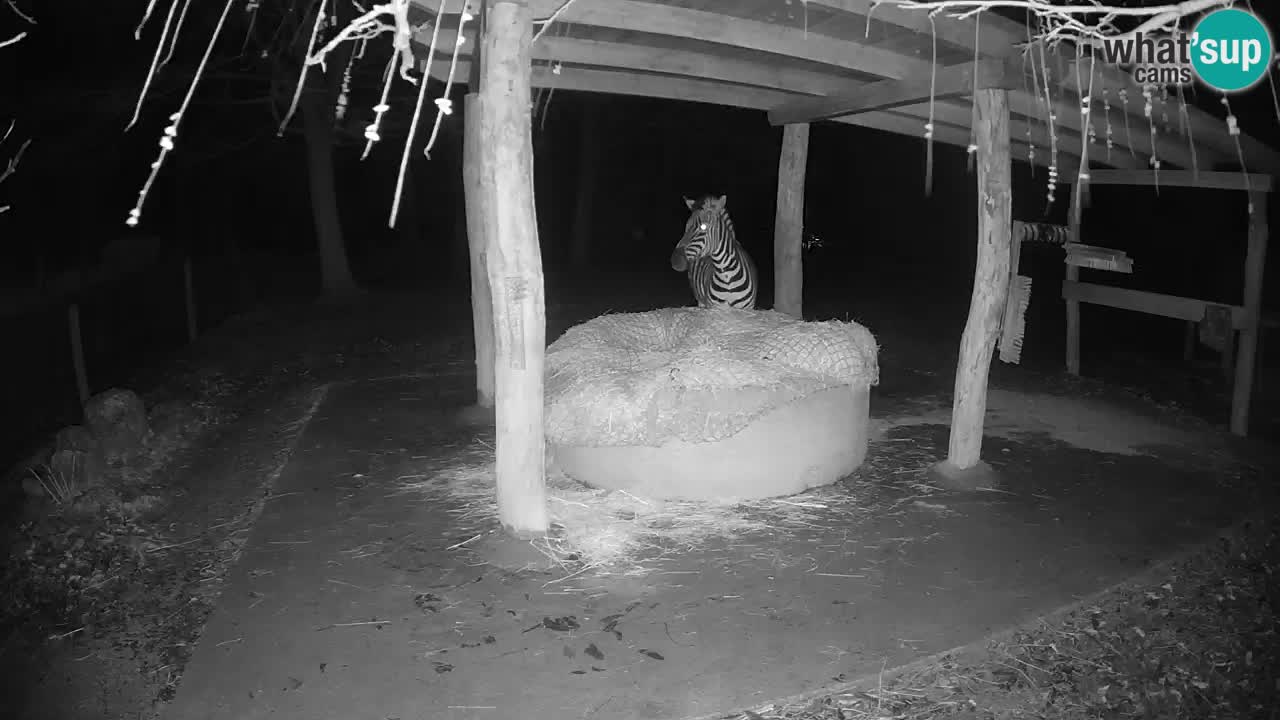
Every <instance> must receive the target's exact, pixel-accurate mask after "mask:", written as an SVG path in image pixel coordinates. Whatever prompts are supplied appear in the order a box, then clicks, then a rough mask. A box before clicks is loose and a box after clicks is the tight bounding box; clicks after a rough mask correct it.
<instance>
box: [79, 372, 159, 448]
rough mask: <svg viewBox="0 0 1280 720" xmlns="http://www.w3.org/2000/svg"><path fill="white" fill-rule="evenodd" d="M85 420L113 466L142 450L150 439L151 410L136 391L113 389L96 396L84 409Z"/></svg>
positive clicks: (90, 399)
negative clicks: (113, 462)
mask: <svg viewBox="0 0 1280 720" xmlns="http://www.w3.org/2000/svg"><path fill="white" fill-rule="evenodd" d="M84 417H85V422H86V423H87V424H88V426H89V430H90V431H92V433H93V435H94V437H95V438H97V439H98V441H99V442H100V443H101V444H102V451H103V453H104V455H105V456H106V459H107V460H108V461H109V462H110V461H115V460H122V459H124V458H125V457H127V456H128V455H130V454H132V453H135V452H137V451H138V450H140V449H142V447H143V443H145V442H146V439H147V436H148V435H150V429H149V428H148V426H147V409H146V407H145V406H144V405H143V404H142V398H140V397H138V395H137V393H135V392H133V391H132V390H121V389H117V388H113V389H111V390H107V391H106V392H101V393H98V394H97V395H94V396H93V397H91V398H89V402H88V403H86V404H85V406H84Z"/></svg>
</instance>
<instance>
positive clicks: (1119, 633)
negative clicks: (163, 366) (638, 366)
mask: <svg viewBox="0 0 1280 720" xmlns="http://www.w3.org/2000/svg"><path fill="white" fill-rule="evenodd" d="M405 302H421V300H420V299H415V298H404V297H400V298H395V297H379V298H368V299H366V300H365V301H364V302H362V303H359V304H355V305H351V306H342V307H332V306H329V307H315V306H298V307H294V308H286V309H282V310H277V311H275V312H273V313H270V314H266V313H264V314H260V315H257V316H254V317H249V318H245V319H243V320H241V321H239V322H237V323H235V324H233V325H232V326H229V327H227V328H225V329H223V330H222V331H220V332H218V333H215V334H214V335H212V336H210V337H209V338H206V339H205V340H204V341H202V343H203V346H202V347H199V348H196V349H195V350H194V351H193V354H192V357H195V356H196V353H197V352H198V353H199V354H200V355H201V356H202V361H201V362H200V363H199V364H194V363H189V364H186V365H184V366H180V367H178V368H176V369H175V370H174V371H173V372H172V374H171V375H170V376H168V377H165V378H158V379H155V380H154V388H155V389H154V390H153V391H152V393H150V394H149V395H148V400H149V401H151V402H157V403H158V402H170V401H172V402H177V401H179V399H184V400H183V401H185V402H187V403H189V404H190V405H191V406H192V407H194V408H195V409H196V410H197V413H196V417H195V418H194V419H193V420H192V422H190V423H189V426H187V427H184V428H178V429H175V431H174V432H173V433H172V434H173V441H172V443H171V444H170V445H169V446H166V448H165V452H164V453H158V456H159V457H158V458H157V459H156V462H155V465H154V467H152V468H151V469H150V471H149V472H147V473H139V474H137V475H135V476H131V477H129V478H122V479H121V481H120V482H119V483H118V484H117V485H116V486H115V489H114V492H112V493H106V494H103V495H102V496H99V497H94V498H90V499H88V500H86V501H83V502H79V503H77V507H73V508H64V509H60V510H59V511H58V512H54V513H51V514H35V513H32V514H30V515H29V516H28V517H27V524H26V525H25V526H22V527H20V528H18V529H17V530H19V531H20V536H19V538H20V539H19V540H18V541H16V542H15V543H14V548H15V551H17V552H20V553H26V554H25V555H24V557H25V558H26V560H27V562H26V563H25V567H26V570H25V571H24V574H23V575H22V576H21V577H22V581H21V582H20V583H14V582H8V583H6V592H8V593H9V594H10V595H11V596H12V597H10V598H6V600H8V601H9V602H8V603H7V605H8V606H9V607H13V608H17V607H22V608H24V609H25V608H30V609H31V610H32V611H35V610H39V611H42V613H43V615H42V616H41V617H40V618H39V619H37V620H32V621H28V622H24V623H13V622H10V623H6V624H5V625H4V626H3V628H2V629H3V631H4V633H5V636H6V638H7V639H6V642H5V644H4V646H3V653H2V654H0V670H2V671H3V677H4V678H5V682H6V685H7V687H6V688H4V693H5V694H4V697H6V698H10V699H12V700H13V701H15V702H16V703H17V704H16V706H15V707H12V708H6V712H5V713H3V714H5V715H6V716H17V717H31V718H55V717H56V718H98V717H102V718H106V717H172V718H186V717H192V718H194V717H201V718H203V717H237V718H239V717H257V716H265V715H267V714H272V715H276V716H281V715H283V716H286V717H299V718H301V717H306V718H320V717H335V718H337V717H343V718H347V717H403V718H410V717H516V716H519V717H529V716H533V717H544V716H545V717H567V716H570V715H572V716H582V717H653V718H679V717H690V716H723V715H726V714H728V713H731V712H734V711H738V712H740V713H741V712H746V714H747V715H748V716H750V715H756V716H779V717H861V716H868V717H930V716H935V715H942V714H960V715H963V714H966V713H967V714H968V716H970V717H986V716H999V717H1016V716H1020V713H1028V714H1027V715H1026V716H1028V717H1030V716H1038V717H1043V716H1055V717H1075V716H1080V717H1085V716H1091V717H1096V716H1102V715H1105V714H1106V713H1107V712H1110V713H1112V714H1113V716H1116V717H1128V716H1133V717H1140V716H1144V714H1146V716H1160V717H1165V716H1169V717H1177V716H1185V717H1203V716H1205V711H1206V709H1209V710H1213V711H1214V712H1213V713H1212V714H1213V715H1214V716H1223V717H1225V716H1239V717H1246V716H1251V715H1252V714H1256V713H1257V712H1261V711H1258V710H1257V709H1256V708H1255V707H1254V706H1255V705H1257V706H1259V707H1261V708H1270V707H1272V705H1271V704H1269V702H1268V699H1269V698H1270V697H1271V695H1273V694H1274V693H1275V690H1276V687H1275V682H1274V679H1273V678H1274V677H1276V674H1275V672H1274V671H1275V670H1276V668H1277V666H1276V664H1275V657H1274V656H1273V654H1272V652H1273V651H1270V650H1268V649H1267V648H1268V647H1269V644H1268V643H1269V640H1270V639H1271V633H1273V631H1274V622H1273V617H1272V614H1271V607H1272V605H1271V602H1272V601H1273V600H1274V599H1275V598H1276V595H1275V581H1274V580H1273V579H1272V574H1271V571H1270V568H1271V567H1272V563H1273V562H1274V560H1275V559H1276V556H1275V552H1276V548H1275V545H1274V542H1273V541H1272V539H1271V533H1272V531H1273V528H1272V527H1271V526H1270V525H1269V524H1267V523H1266V522H1263V523H1256V522H1255V523H1253V524H1251V525H1247V526H1246V525H1242V524H1240V521H1241V520H1242V519H1243V518H1246V517H1248V516H1249V514H1250V512H1251V511H1252V512H1253V513H1254V514H1256V513H1259V512H1263V511H1264V510H1266V509H1268V508H1272V507H1274V504H1273V497H1272V492H1271V490H1270V488H1269V487H1267V485H1266V484H1265V483H1263V482H1261V480H1262V479H1263V478H1265V477H1266V469H1265V468H1266V467H1267V466H1268V463H1269V459H1268V458H1267V457H1266V456H1264V455H1261V454H1259V452H1260V451H1259V450H1258V449H1257V448H1254V447H1252V446H1250V445H1247V444H1241V443H1239V442H1236V441H1234V440H1231V439H1228V438H1225V437H1223V436H1222V435H1221V434H1220V433H1219V432H1217V431H1215V429H1214V428H1213V427H1211V426H1210V425H1209V424H1208V423H1206V422H1204V421H1203V420H1200V419H1197V418H1196V417H1195V416H1194V415H1192V414H1189V413H1187V412H1184V411H1180V410H1176V409H1173V408H1171V407H1170V406H1169V405H1167V404H1166V405H1164V406H1161V405H1157V404H1154V403H1152V402H1149V401H1148V400H1145V399H1143V398H1141V397H1138V396H1137V395H1136V394H1135V393H1132V392H1126V391H1123V390H1118V389H1115V388H1108V387H1106V386H1104V385H1102V384H1100V383H1097V382H1095V381H1090V380H1081V379H1067V378H1063V377H1061V376H1059V375H1056V374H1046V373H1038V372H1036V371H1034V370H1030V369H1026V368H1006V367H1001V366H997V368H996V371H995V373H994V375H993V385H994V387H995V389H994V390H993V392H992V394H991V398H990V405H991V407H990V410H991V412H990V416H991V420H990V424H989V425H988V439H987V442H986V444H985V446H984V457H986V458H987V459H988V460H989V461H990V462H991V463H992V465H993V466H994V467H995V468H996V470H997V471H998V473H999V477H1000V478H1001V480H1002V484H1001V485H1000V487H999V488H997V489H996V490H994V491H991V492H983V493H975V494H968V495H965V494H954V493H948V492H945V491H942V490H940V489H939V488H936V487H931V486H929V484H928V482H927V475H926V474H925V473H924V472H923V471H924V469H925V468H926V467H927V466H928V465H929V464H930V463H932V462H934V461H935V460H937V459H940V458H941V457H942V456H943V455H944V454H945V449H946V441H947V428H946V424H947V422H949V401H948V398H949V387H948V385H949V383H950V372H951V371H950V370H949V369H948V366H949V365H951V366H952V367H953V357H954V349H944V348H946V347H947V346H949V345H951V344H953V343H952V342H951V341H952V340H954V338H953V337H952V336H951V335H946V336H945V337H943V336H940V337H936V338H929V337H924V338H921V337H919V335H918V334H917V335H916V336H914V337H912V336H907V335H905V334H902V333H895V332H894V331H893V330H891V329H881V328H893V327H898V326H903V325H902V324H901V323H898V322H895V319H896V318H895V317H894V316H893V315H892V314H890V313H888V312H885V313H883V314H881V315H880V316H879V317H876V312H875V311H871V312H869V313H868V314H869V315H870V316H868V317H863V318H860V319H861V320H862V321H863V322H864V323H866V324H867V325H868V326H869V327H871V328H872V330H873V332H875V333H876V335H877V337H878V338H879V339H880V341H881V344H882V345H883V346H884V350H883V353H882V366H883V367H884V368H885V372H884V379H883V381H882V384H881V386H880V387H879V388H877V389H876V390H875V392H874V394H873V409H872V414H873V422H874V423H875V428H876V431H877V433H876V436H875V440H874V442H873V444H872V447H871V451H870V454H869V456H868V460H867V462H866V463H865V464H864V466H863V468H861V469H860V471H859V472H858V473H857V474H856V475H855V476H853V477H852V478H850V479H848V480H846V481H843V482H842V483H839V484H837V485H836V486H833V487H831V488H827V489H824V490H823V492H822V493H818V494H816V495H815V496H814V497H812V498H810V497H806V498H804V499H803V500H804V501H805V505H806V506H807V507H806V509H805V511H804V512H803V513H798V512H797V511H796V510H795V509H794V508H786V507H773V508H771V509H770V508H766V509H765V510H759V509H757V512H760V513H763V515H762V519H761V518H757V519H760V524H759V525H758V526H757V527H759V528H764V529H765V530H764V531H757V532H754V533H746V534H743V535H741V536H735V537H732V538H726V539H721V540H718V541H717V540H716V539H714V538H708V539H705V540H704V541H702V542H700V543H698V544H696V546H695V545H691V544H686V545H680V544H675V543H670V544H667V545H664V544H663V543H662V542H660V540H661V536H660V534H659V535H657V536H655V537H658V539H659V541H658V542H655V543H654V545H653V546H651V547H649V548H648V549H647V550H646V552H642V553H638V554H636V555H635V556H634V557H632V558H631V560H630V563H629V565H628V566H626V567H615V568H609V569H595V570H592V571H591V572H581V573H578V574H575V573H576V572H577V569H576V568H573V567H559V566H557V567H545V566H538V567H531V568H527V569H521V568H520V564H521V563H520V562H516V563H514V564H512V563H511V562H503V561H500V558H501V557H503V556H504V554H505V553H507V552H508V551H510V550H511V548H509V547H508V548H504V547H503V543H502V542H501V541H498V540H492V541H486V542H485V543H474V544H473V543H471V542H469V541H468V540H469V538H471V537H473V534H474V533H472V530H474V529H475V528H476V527H482V524H480V525H477V524H476V523H470V524H468V523H467V522H465V517H462V516H460V514H459V512H458V511H464V512H465V511H466V510H467V506H466V505H465V504H464V503H460V502H459V501H457V499H456V498H453V497H452V496H450V495H449V494H448V492H446V491H445V490H443V489H441V490H440V491H439V492H420V493H419V494H418V495H417V496H413V495H406V494H404V493H401V492H397V490H398V489H399V488H398V487H397V481H398V480H400V479H402V478H404V477H407V476H420V475H428V474H430V473H431V472H432V470H433V469H437V468H440V467H444V466H447V465H448V464H449V463H453V462H459V461H461V460H462V459H466V460H467V461H468V462H470V461H473V460H474V450H475V447H476V445H475V443H476V441H477V440H479V441H481V442H483V441H484V440H485V436H484V433H483V431H480V432H477V431H476V430H474V429H468V428H464V427H460V426H458V425H457V424H456V423H455V422H453V414H452V413H453V410H455V409H456V408H458V407H460V406H462V405H464V404H465V403H466V402H467V401H468V400H469V399H470V397H469V393H470V388H471V379H470V377H469V376H468V374H467V373H468V367H467V366H468V364H469V359H468V358H469V353H470V349H469V343H468V342H467V341H466V334H465V333H466V326H465V325H464V324H462V323H461V322H457V323H454V324H453V325H452V326H448V327H441V325H442V323H441V322H440V320H439V318H440V317H441V316H442V315H445V316H447V314H445V313H433V314H432V315H433V317H431V318H425V317H424V318H418V319H406V317H405V314H404V313H403V312H399V313H393V312H389V310H390V309H392V308H395V307H397V304H398V303H405ZM622 305H625V304H622ZM613 309H615V310H617V309H629V308H626V307H625V306H623V307H619V304H615V307H614V308H613ZM599 311H600V309H599V308H588V307H573V308H565V309H562V310H561V311H560V313H559V314H558V315H556V316H555V318H554V320H553V323H554V324H553V327H552V328H551V331H550V332H549V335H551V336H552V337H554V335H555V334H556V333H557V332H558V331H559V329H563V327H565V326H567V325H568V324H571V323H573V322H576V321H579V320H582V319H585V318H586V317H590V316H592V315H593V314H596V313H598V312H599ZM458 315H459V316H461V317H462V318H463V319H465V315H464V314H461V313H458ZM444 324H446V325H447V324H448V323H444ZM557 326H558V327H557ZM298 347H306V348H308V350H307V352H306V353H304V354H302V355H299V354H298V353H297V352H296V348H298ZM193 388H194V389H195V392H192V389H193ZM1157 392H1158V390H1157ZM143 498H155V499H154V500H153V501H149V502H140V499H143ZM1226 528H1232V529H1231V530H1230V531H1229V532H1227V534H1226V535H1225V537H1227V538H1228V539H1227V540H1225V541H1222V542H1221V543H1218V544H1210V545H1208V546H1204V545H1202V544H1200V541H1203V540H1204V539H1206V538H1209V537H1214V536H1216V535H1217V534H1218V533H1220V532H1223V531H1224V529H1226ZM464 530H465V532H464ZM77 543H78V544H77ZM28 551H29V553H28ZM68 566H69V568H70V569H68ZM33 568H46V570H41V571H40V572H34V571H33V570H32V569H33ZM69 578H70V579H69ZM10 579H11V578H10V577H6V580H10ZM59 589H61V592H59ZM69 589H74V590H76V591H77V592H68V590H69ZM68 596H71V597H68ZM69 600H70V601H73V602H69ZM1020 624H1021V625H1020ZM1134 628H1136V630H1135V629H1134ZM1000 633H1002V634H1000ZM993 634H995V635H993ZM974 643H976V645H975V644H974ZM957 647H963V649H962V650H954V649H955V648H957ZM1268 673H1270V674H1268ZM19 698H21V699H20V700H19ZM1161 703H1164V704H1163V705H1162V704H1161ZM1224 709H1229V710H1230V713H1227V712H1225V710H1224ZM10 711H12V712H10ZM1153 712H1154V713H1155V714H1154V715H1151V713H1153ZM1073 713H1075V714H1073ZM739 716H740V715H739ZM1257 716H1262V717H1265V716H1266V715H1265V714H1262V715H1257ZM735 717H736V716H735Z"/></svg>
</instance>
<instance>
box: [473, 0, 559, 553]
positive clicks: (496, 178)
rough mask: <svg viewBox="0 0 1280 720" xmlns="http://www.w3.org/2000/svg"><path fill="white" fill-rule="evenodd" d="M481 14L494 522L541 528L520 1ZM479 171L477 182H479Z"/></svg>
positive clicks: (542, 312)
mask: <svg viewBox="0 0 1280 720" xmlns="http://www.w3.org/2000/svg"><path fill="white" fill-rule="evenodd" d="M486 15H487V17H486V19H485V33H484V41H483V43H482V50H481V52H482V57H483V58H484V62H483V63H482V65H483V67H482V68H481V71H480V72H481V78H480V93H479V95H480V110H481V112H480V141H481V142H482V143H483V144H484V148H485V149H484V151H483V154H482V156H481V157H482V158H483V159H484V160H485V161H486V162H485V163H484V167H482V168H481V170H480V172H481V173H482V174H484V175H486V176H487V178H488V177H491V178H492V182H483V183H482V185H481V187H482V189H483V196H482V197H483V202H482V211H483V212H484V213H485V229H486V234H487V235H488V237H487V238H486V240H488V241H489V244H488V246H487V247H486V248H485V269H486V272H487V277H488V280H489V288H490V293H491V296H492V298H493V316H494V317H493V320H494V341H495V342H494V349H495V363H494V389H495V393H494V399H495V409H496V413H495V418H496V425H497V428H496V436H497V461H496V463H495V474H496V476H497V497H498V519H499V521H500V522H501V523H502V526H503V528H505V529H506V530H507V531H508V532H509V533H511V534H513V535H515V536H517V537H522V538H523V537H531V536H537V535H544V534H545V533H546V532H547V527H548V519H547V496H546V475H545V467H544V465H545V455H544V453H545V435H544V429H543V368H544V362H545V360H544V354H545V350H546V307H545V306H546V302H545V299H544V297H543V287H544V285H543V275H542V256H541V252H540V250H539V248H538V229H537V228H538V226H537V218H536V214H535V210H534V200H533V117H532V92H531V89H530V88H531V86H530V82H529V71H530V67H531V63H532V61H531V59H530V57H529V44H530V41H531V40H532V37H533V22H532V19H531V17H530V15H529V7H528V5H527V1H526V0H492V1H491V2H490V3H489V7H488V11H487V13H486ZM487 178H486V179H487Z"/></svg>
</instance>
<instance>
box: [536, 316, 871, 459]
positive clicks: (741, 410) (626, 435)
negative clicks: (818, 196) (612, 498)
mask: <svg viewBox="0 0 1280 720" xmlns="http://www.w3.org/2000/svg"><path fill="white" fill-rule="evenodd" d="M876 355H877V347H876V342H875V338H873V337H872V336H871V332H870V331H869V330H867V329H866V328H865V327H863V326H861V325H859V324H857V323H853V322H839V321H831V322H804V321H800V320H796V319H794V318H792V317H789V316H787V315H783V314H781V313H777V312H773V311H758V310H721V309H717V310H706V309H701V308H669V309H665V310H654V311H651V312H642V313H620V314H615V315H603V316H601V317H598V318H594V319H592V320H588V321H587V322H585V323H582V324H581V325H578V326H576V327H573V328H570V329H569V330H568V331H567V332H566V333H565V334H564V335H563V336H561V337H560V339H558V340H556V341H555V342H554V343H552V344H551V346H550V347H549V348H547V356H546V363H547V364H546V369H547V379H546V432H547V439H548V440H549V441H551V442H552V443H556V444H560V445H574V446H591V447H601V446H614V445H661V444H662V443H663V442H665V441H667V440H670V439H680V440H685V441H687V442H715V441H718V440H723V439H725V438H728V437H731V436H732V435H734V434H735V433H737V432H738V431H739V430H741V429H742V428H744V427H746V426H747V425H748V424H750V423H751V421H752V420H754V419H755V418H756V417H758V416H760V415H761V414H763V413H765V412H768V411H769V410H772V409H773V408H776V407H780V406H782V405H785V404H787V403H790V402H794V401H796V400H799V399H800V398H803V397H806V396H808V395H810V394H812V393H815V392H819V391H822V390H826V389H828V388H832V387H837V386H840V385H849V386H852V387H855V388H858V389H864V388H867V387H869V386H872V385H875V384H876V383H877V382H878V381H879V378H880V370H879V366H878V364H877V360H876Z"/></svg>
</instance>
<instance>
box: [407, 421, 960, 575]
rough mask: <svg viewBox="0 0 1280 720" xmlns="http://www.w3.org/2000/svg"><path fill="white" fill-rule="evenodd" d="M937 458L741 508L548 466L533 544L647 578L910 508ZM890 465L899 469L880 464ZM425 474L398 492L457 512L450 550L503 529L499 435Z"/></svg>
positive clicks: (876, 467) (561, 561)
mask: <svg viewBox="0 0 1280 720" xmlns="http://www.w3.org/2000/svg"><path fill="white" fill-rule="evenodd" d="M904 450H905V451H906V452H907V455H908V456H909V457H908V460H911V459H914V460H918V461H919V466H918V467H919V470H911V471H903V470H901V469H900V467H901V463H902V461H903V459H904V455H903V452H904ZM916 456H918V457H916ZM933 460H934V458H933V457H932V453H929V452H915V453H913V452H910V450H909V449H906V448H895V449H894V451H893V458H892V460H889V459H888V458H883V459H882V458H881V457H878V456H877V454H876V453H873V454H872V455H871V456H869V457H868V459H867V461H866V462H865V463H864V464H863V467H862V470H861V471H860V472H859V473H858V474H857V475H855V476H854V477H853V478H850V479H848V480H846V481H842V482H840V483H836V484H834V485H829V486H825V487H821V488H815V489H813V490H810V491H808V492H805V493H801V494H798V495H791V496H788V497H785V498H768V499H762V500H752V501H746V502H739V503H734V504H718V503H714V502H705V501H693V500H658V499H653V498H642V497H637V496H635V495H633V494H631V493H628V492H626V491H621V490H604V489H597V488H591V487H588V486H586V485H583V484H582V483H579V482H577V481H575V480H572V479H570V478H568V477H567V476H565V475H564V474H563V473H561V472H559V471H558V470H555V469H554V467H553V466H552V464H551V463H548V477H547V493H548V502H549V513H550V516H551V528H552V531H551V533H549V535H548V536H547V537H546V538H541V539H538V540H536V541H533V542H534V545H535V547H537V548H538V550H539V551H540V552H542V553H543V554H544V555H546V556H547V557H548V558H550V559H551V560H552V561H553V562H555V563H556V564H557V565H559V566H560V567H561V568H562V569H564V570H565V571H567V572H571V573H573V574H575V575H576V574H579V573H582V572H584V571H587V570H594V571H597V572H600V573H607V574H611V575H644V574H646V573H648V572H651V571H652V570H653V569H654V562H655V561H657V560H659V559H661V558H663V557H667V556H670V555H673V554H683V553H688V552H690V551H692V550H696V549H699V548H701V547H703V546H705V545H706V544H707V543H709V542H713V541H718V542H733V541H738V540H745V539H748V538H753V537H757V538H758V537H764V536H768V537H770V538H773V539H778V538H784V539H785V538H786V537H789V536H792V535H795V534H797V533H801V532H806V533H811V532H822V531H824V530H827V531H836V532H838V533H843V532H847V531H848V530H850V529H851V528H852V527H855V526H857V525H858V524H860V523H861V522H865V521H866V520H869V519H871V518H884V517H892V516H894V515H895V514H897V513H902V512H905V507H906V506H907V505H909V504H911V503H912V502H918V501H920V499H921V498H925V497H928V496H929V495H931V494H933V493H935V492H937V491H938V489H937V488H934V487H930V486H928V485H925V484H923V483H921V482H920V481H919V477H918V476H919V475H920V474H921V473H922V472H923V471H924V469H925V468H927V466H928V465H929V463H931V462H932V461H933ZM882 462H883V463H884V464H889V465H893V466H894V467H893V468H889V467H880V465H881V464H882ZM417 470H419V471H418V472H414V473H412V474H409V475H405V476H402V477H401V487H400V488H399V490H398V492H402V493H407V494H411V495H417V496H418V497H420V498H421V499H422V500H424V501H427V502H430V503H432V504H439V505H443V506H444V507H447V508H448V512H449V514H450V515H451V516H452V519H453V522H452V523H451V524H452V527H451V528H449V532H450V533H451V534H453V535H457V536H458V537H461V538H464V539H463V540H462V541H461V542H459V543H457V544H456V545H454V546H453V547H452V548H450V549H454V548H457V547H460V546H463V545H467V544H469V543H471V542H474V541H475V540H477V539H479V538H481V537H483V536H485V535H487V534H488V533H491V532H494V531H495V530H496V529H497V528H498V525H499V524H498V508H497V502H496V499H495V496H494V453H493V446H492V444H491V441H490V440H487V439H480V440H477V441H475V442H473V443H472V444H471V445H469V446H467V447H465V448H462V449H460V450H459V451H457V452H455V453H452V454H451V455H450V457H449V458H448V459H446V460H444V461H440V462H437V463H435V464H433V465H432V466H430V467H423V468H419V469H417Z"/></svg>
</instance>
